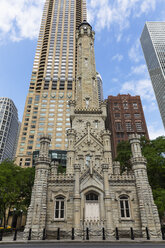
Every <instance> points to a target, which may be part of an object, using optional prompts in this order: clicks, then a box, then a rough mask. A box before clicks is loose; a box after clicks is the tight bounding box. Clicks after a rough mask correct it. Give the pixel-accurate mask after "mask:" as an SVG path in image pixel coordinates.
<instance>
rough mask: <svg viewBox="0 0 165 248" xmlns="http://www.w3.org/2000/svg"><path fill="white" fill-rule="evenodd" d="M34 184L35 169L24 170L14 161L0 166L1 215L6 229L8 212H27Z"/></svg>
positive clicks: (5, 162)
mask: <svg viewBox="0 0 165 248" xmlns="http://www.w3.org/2000/svg"><path fill="white" fill-rule="evenodd" d="M33 182H34V168H28V169H23V168H21V167H19V166H17V165H15V164H14V162H13V161H9V160H5V161H3V162H2V163H1V164H0V214H1V218H2V217H3V219H4V227H6V210H7V209H8V210H10V209H11V208H16V209H17V211H19V210H21V209H22V210H24V211H26V209H27V207H28V205H29V203H30V198H31V191H32V186H33Z"/></svg>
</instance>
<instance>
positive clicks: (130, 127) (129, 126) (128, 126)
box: [125, 122, 132, 132]
mask: <svg viewBox="0 0 165 248" xmlns="http://www.w3.org/2000/svg"><path fill="white" fill-rule="evenodd" d="M125 125H126V129H127V132H128V131H132V124H131V122H126V123H125Z"/></svg>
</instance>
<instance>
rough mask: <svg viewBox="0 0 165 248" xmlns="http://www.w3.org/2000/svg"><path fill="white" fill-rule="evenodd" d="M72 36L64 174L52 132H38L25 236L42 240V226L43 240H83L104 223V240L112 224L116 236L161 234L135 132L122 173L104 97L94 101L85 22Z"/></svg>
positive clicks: (99, 230)
mask: <svg viewBox="0 0 165 248" xmlns="http://www.w3.org/2000/svg"><path fill="white" fill-rule="evenodd" d="M76 39H77V77H78V78H77V85H76V101H74V100H71V101H70V102H69V105H70V114H71V115H70V120H71V129H69V130H67V137H68V150H67V167H66V168H67V170H66V174H58V172H57V169H58V163H57V162H54V161H52V162H51V160H50V157H49V145H50V142H51V137H50V136H48V135H43V136H41V138H40V143H41V146H40V154H39V157H38V159H37V161H36V175H35V181H34V187H33V191H32V197H31V204H30V206H29V209H28V215H27V222H26V227H25V231H24V238H25V239H27V238H28V234H29V230H31V237H32V239H38V240H39V239H42V237H43V230H46V237H47V238H48V239H57V233H60V237H61V239H62V238H65V239H67V238H68V239H71V236H73V235H74V238H75V239H83V238H85V237H86V235H85V232H86V230H88V231H89V237H90V239H92V238H93V239H95V240H96V239H100V240H101V239H102V229H103V228H104V230H105V237H106V239H113V237H114V236H115V229H116V227H117V228H118V230H119V235H120V237H128V236H130V228H133V230H134V234H135V237H146V228H148V230H149V234H150V237H151V238H160V237H161V232H160V222H159V217H158V211H157V208H156V205H155V204H154V201H153V196H152V190H151V187H150V185H149V183H148V177H147V170H146V159H145V158H144V157H143V156H142V153H141V147H140V140H139V138H140V136H139V135H137V134H132V135H131V136H130V142H131V147H132V159H131V162H132V171H131V172H130V173H129V174H127V173H124V174H122V175H121V174H120V164H119V163H118V162H114V163H113V162H112V151H111V138H110V136H111V134H110V132H109V131H108V130H106V129H105V120H106V117H107V108H106V102H102V103H101V104H100V103H99V100H98V87H97V78H96V68H95V56H94V32H93V30H92V27H91V26H90V25H89V24H88V23H87V22H83V23H82V24H81V25H80V26H79V29H78V31H77V33H76ZM72 228H74V229H72ZM87 228H88V229H87ZM57 230H58V231H57ZM44 233H45V232H44Z"/></svg>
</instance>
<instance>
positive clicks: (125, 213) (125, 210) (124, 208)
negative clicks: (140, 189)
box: [120, 196, 130, 218]
mask: <svg viewBox="0 0 165 248" xmlns="http://www.w3.org/2000/svg"><path fill="white" fill-rule="evenodd" d="M120 214H121V218H130V208H129V199H128V196H121V197H120Z"/></svg>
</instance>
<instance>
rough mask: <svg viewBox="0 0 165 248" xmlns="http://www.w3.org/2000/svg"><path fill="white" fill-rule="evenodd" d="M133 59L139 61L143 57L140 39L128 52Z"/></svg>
mask: <svg viewBox="0 0 165 248" xmlns="http://www.w3.org/2000/svg"><path fill="white" fill-rule="evenodd" d="M128 56H129V58H130V60H131V61H133V62H135V63H138V62H139V61H140V60H141V59H142V58H143V57H142V55H141V51H140V40H139V39H137V40H136V41H135V43H134V44H133V46H132V47H131V49H130V50H129V52H128Z"/></svg>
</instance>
